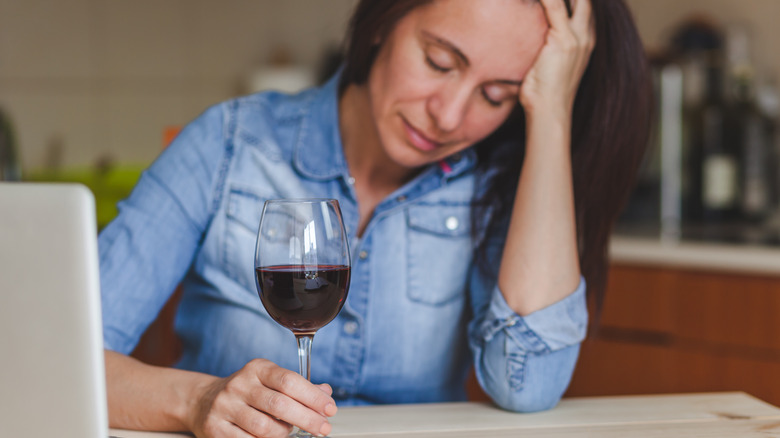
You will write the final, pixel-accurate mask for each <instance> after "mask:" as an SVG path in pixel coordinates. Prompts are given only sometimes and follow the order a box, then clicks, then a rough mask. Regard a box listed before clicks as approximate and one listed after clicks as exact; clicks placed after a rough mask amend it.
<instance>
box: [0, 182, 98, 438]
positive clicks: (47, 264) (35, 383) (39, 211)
mask: <svg viewBox="0 0 780 438" xmlns="http://www.w3.org/2000/svg"><path fill="white" fill-rule="evenodd" d="M99 287H100V286H99V278H98V256H97V229H96V225H95V202H94V198H93V197H92V193H91V192H90V191H89V190H87V189H86V188H85V187H83V186H80V185H75V184H27V183H0V352H1V353H0V437H9V438H10V437H58V438H71V437H73V438H76V437H78V438H105V437H106V436H107V435H108V424H107V423H108V415H107V408H106V393H105V372H104V365H103V339H102V328H101V319H100V312H101V310H100V292H99Z"/></svg>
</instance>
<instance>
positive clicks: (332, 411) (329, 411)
mask: <svg viewBox="0 0 780 438" xmlns="http://www.w3.org/2000/svg"><path fill="white" fill-rule="evenodd" d="M338 411H339V408H337V407H336V405H334V404H333V403H328V404H327V405H325V415H327V416H328V417H332V416H334V415H336V412H338Z"/></svg>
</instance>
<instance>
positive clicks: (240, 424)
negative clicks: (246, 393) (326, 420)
mask: <svg viewBox="0 0 780 438" xmlns="http://www.w3.org/2000/svg"><path fill="white" fill-rule="evenodd" d="M233 425H234V426H235V427H237V428H238V429H240V431H236V436H242V437H243V436H252V437H286V436H287V435H289V434H290V431H291V430H292V426H291V425H290V424H289V423H286V422H284V421H280V420H277V419H275V418H272V417H270V416H268V415H266V414H265V413H263V412H259V411H257V410H256V409H252V408H251V407H249V406H243V407H242V408H241V409H240V411H239V412H237V413H236V414H235V421H234V423H233ZM328 432H330V430H328ZM315 433H316V432H315Z"/></svg>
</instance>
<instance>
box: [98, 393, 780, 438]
mask: <svg viewBox="0 0 780 438" xmlns="http://www.w3.org/2000/svg"><path fill="white" fill-rule="evenodd" d="M331 423H332V424H333V433H332V434H331V435H330V437H332V438H339V437H368V436H371V437H383V438H395V437H402V436H403V437H406V438H423V437H431V438H438V437H441V438H444V437H448V438H489V437H496V438H504V437H507V438H508V437H517V436H519V435H522V436H532V437H545V438H546V437H567V438H568V437H593V438H612V437H615V438H618V437H619V438H625V437H632V438H633V437H640V438H641V437H659V438H660V437H663V438H676V437H701V436H706V437H740V438H749V437H761V438H767V437H780V409H778V408H776V407H774V406H772V405H769V404H767V403H764V402H763V401H761V400H759V399H757V398H755V397H752V396H750V395H748V394H745V393H742V392H728V393H705V394H677V395H651V396H623V397H583V398H569V399H564V400H563V401H561V403H560V404H559V405H558V406H557V407H556V408H555V409H552V410H550V411H546V412H539V413H533V414H513V413H510V412H505V411H502V410H500V409H497V408H495V407H493V406H492V405H490V404H486V403H440V404H426V405H392V406H368V407H353V408H342V409H341V410H339V413H338V414H337V415H336V416H335V417H334V418H333V419H332V420H331ZM111 435H112V436H116V437H120V438H173V437H180V438H181V437H182V436H187V435H186V434H185V435H182V434H166V433H150V432H131V431H124V430H113V429H112V430H111Z"/></svg>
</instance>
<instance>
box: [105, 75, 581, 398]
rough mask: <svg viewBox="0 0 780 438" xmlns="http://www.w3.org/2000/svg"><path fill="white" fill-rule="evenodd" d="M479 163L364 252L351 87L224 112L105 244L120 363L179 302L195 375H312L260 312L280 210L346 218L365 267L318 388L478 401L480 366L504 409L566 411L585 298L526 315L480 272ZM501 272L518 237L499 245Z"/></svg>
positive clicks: (370, 241)
mask: <svg viewBox="0 0 780 438" xmlns="http://www.w3.org/2000/svg"><path fill="white" fill-rule="evenodd" d="M475 158H476V157H475V154H474V152H473V151H471V150H467V151H466V152H465V153H462V154H459V155H457V156H453V157H450V158H449V159H447V160H446V161H445V162H442V163H439V164H436V165H431V166H429V167H428V168H427V169H425V170H424V171H423V172H421V173H420V174H419V175H418V176H417V177H416V178H415V179H414V180H413V181H411V182H409V183H408V184H406V185H404V186H403V187H401V188H400V189H398V190H397V191H396V192H395V193H393V194H391V195H390V196H388V197H387V198H386V199H384V200H383V201H382V202H381V203H380V204H379V205H378V206H377V208H376V211H375V212H374V215H373V217H372V218H371V219H370V222H369V224H368V226H367V227H366V230H365V232H364V234H363V236H361V237H360V238H358V236H357V235H356V230H357V228H358V206H357V202H356V196H355V190H354V187H353V186H352V183H351V181H353V180H352V179H351V177H350V174H349V169H348V167H347V163H346V161H345V158H344V153H343V150H342V144H341V136H340V133H339V122H338V102H337V81H336V80H335V79H334V80H331V81H330V82H329V83H328V84H327V85H325V86H324V87H322V88H318V89H311V90H307V91H304V92H302V93H300V94H298V95H294V96H288V95H283V94H279V93H271V92H269V93H262V94H256V95H252V96H248V97H244V98H240V99H236V100H232V101H228V102H226V103H223V104H220V105H216V106H214V107H212V108H210V109H208V110H207V111H206V112H204V113H203V114H202V115H201V116H200V117H199V118H197V119H196V120H195V121H194V122H192V123H190V124H189V125H188V126H187V127H186V128H185V129H184V130H183V131H182V132H181V134H180V135H179V136H178V137H177V138H176V140H175V141H174V142H173V143H172V144H171V146H170V147H169V148H168V149H166V150H165V152H164V153H163V154H162V155H161V156H160V157H159V158H158V159H157V160H156V161H155V163H154V164H152V166H151V167H150V168H149V169H148V170H146V171H145V172H144V173H143V175H142V177H141V179H140V181H139V183H138V185H137V186H136V187H135V189H134V190H133V192H132V194H131V195H130V196H129V198H128V199H126V200H124V201H123V202H121V203H120V205H119V210H120V213H119V216H118V217H117V218H116V219H115V220H114V221H113V222H112V223H111V224H110V225H108V227H106V229H105V230H104V231H103V232H102V233H101V235H100V239H99V248H100V273H101V289H102V302H103V328H104V337H105V347H106V348H107V349H111V350H115V351H119V352H121V353H125V354H127V353H129V352H131V351H132V350H133V348H134V346H135V345H136V343H137V342H138V340H139V338H140V336H141V334H142V333H143V332H144V330H145V329H146V327H147V326H148V325H149V323H150V322H151V321H152V320H153V319H154V318H155V316H156V315H157V313H158V311H159V310H160V308H161V307H162V306H163V304H164V303H165V302H166V300H167V299H168V297H169V296H170V294H171V293H172V291H173V290H174V289H175V287H176V285H177V284H179V283H181V284H182V287H183V297H182V301H181V304H180V307H179V309H178V313H177V316H176V321H175V328H176V331H177V333H178V336H179V337H180V338H181V340H182V342H183V349H184V353H183V357H182V358H181V360H180V362H179V363H178V365H177V366H178V367H180V368H183V369H189V370H196V371H201V372H205V373H210V374H214V375H217V376H227V375H229V374H231V373H233V372H235V371H237V370H238V369H240V368H241V367H242V366H243V365H244V364H245V363H247V362H248V361H250V360H252V359H254V358H266V359H269V360H271V361H273V362H275V363H277V364H279V365H280V366H283V367H286V368H289V369H293V370H297V349H296V347H295V341H294V337H293V335H292V333H291V332H290V331H288V330H287V329H285V328H283V327H281V326H280V325H278V324H277V323H276V322H274V321H273V320H272V319H271V318H270V317H269V315H268V314H267V313H266V311H265V309H264V308H263V306H262V304H261V303H260V299H259V298H258V295H257V291H256V286H255V280H254V277H253V275H254V270H253V267H254V247H255V239H256V232H257V228H258V223H259V220H260V213H261V208H262V206H263V202H264V201H265V200H266V199H270V198H300V197H307V198H311V197H317V198H336V199H338V200H339V202H340V204H341V208H342V212H343V216H344V219H345V225H346V228H347V231H348V234H349V238H350V245H351V252H352V254H353V269H352V283H351V287H350V290H349V295H348V298H347V302H346V304H345V306H344V308H343V310H342V311H341V313H340V314H339V316H338V317H337V318H336V319H335V320H334V321H332V322H331V323H330V324H329V325H327V326H326V327H325V328H323V329H322V330H320V331H319V332H318V333H317V335H316V336H315V338H314V346H313V351H312V367H311V369H312V380H313V381H314V382H327V383H330V384H331V385H332V386H333V388H334V398H335V399H336V400H337V401H339V402H340V404H342V405H350V404H370V403H407V402H438V401H457V400H464V399H465V398H466V393H465V389H464V381H465V379H466V376H467V372H468V370H469V368H470V367H471V366H472V364H473V365H474V366H475V368H476V372H477V376H478V378H479V381H480V383H481V384H482V386H483V388H484V389H485V390H486V392H487V393H488V394H489V395H490V396H491V397H492V398H493V399H494V400H495V402H496V403H497V404H499V405H500V406H502V407H504V408H506V409H510V410H516V411H534V410H540V409H546V408H549V407H551V406H553V405H555V404H556V403H557V402H558V400H559V399H560V397H561V395H562V394H563V392H564V391H565V389H566V387H567V385H568V382H569V380H570V377H571V374H572V371H573V369H574V364H575V362H576V359H577V354H578V351H579V342H580V341H581V340H582V339H583V338H584V336H585V331H586V325H587V311H586V305H585V285H584V282H581V283H580V286H579V287H578V288H577V290H576V291H573V294H572V295H570V296H569V297H567V298H566V299H564V300H562V301H560V302H558V303H556V304H554V305H552V306H550V307H548V308H545V309H542V310H539V311H537V312H535V313H533V314H531V315H528V316H526V317H520V316H519V315H517V314H515V313H514V312H513V311H512V310H511V309H510V308H509V307H508V305H507V304H506V302H505V301H504V298H503V296H502V294H501V292H500V291H499V289H498V288H497V286H496V278H490V277H489V276H485V275H483V274H482V273H481V272H480V270H479V269H477V268H475V266H474V265H475V264H474V263H472V241H471V234H470V232H471V230H470V217H469V214H470V213H469V208H470V202H471V200H472V196H473V192H474V165H475ZM492 242H493V244H492V246H491V251H490V252H491V253H492V254H493V257H494V260H491V264H493V265H494V266H497V265H498V263H499V262H500V260H499V257H500V254H501V247H502V243H503V236H493V237H492Z"/></svg>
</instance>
